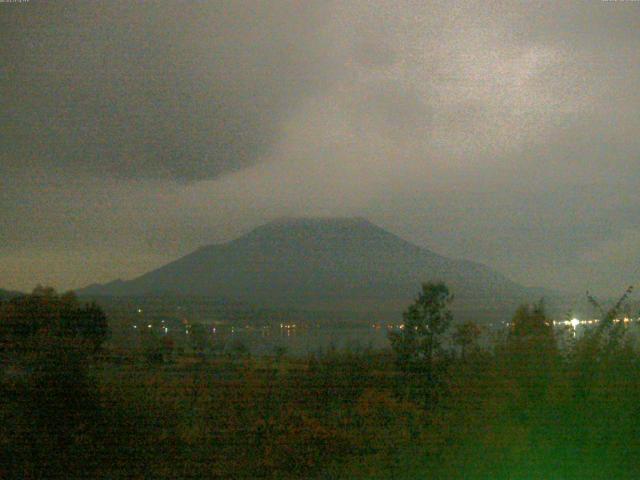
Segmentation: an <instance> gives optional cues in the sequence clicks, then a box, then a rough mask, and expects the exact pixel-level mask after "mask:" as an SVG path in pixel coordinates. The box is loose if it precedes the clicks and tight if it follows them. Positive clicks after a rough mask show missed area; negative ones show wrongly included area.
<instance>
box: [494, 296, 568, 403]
mask: <svg viewBox="0 0 640 480" xmlns="http://www.w3.org/2000/svg"><path fill="white" fill-rule="evenodd" d="M506 346H507V353H508V360H509V370H510V372H511V373H513V374H514V375H515V377H516V380H517V381H518V383H519V385H520V386H521V388H522V389H523V391H524V392H525V393H526V394H527V396H528V398H530V399H538V398H540V397H541V396H542V395H543V394H544V393H545V390H546V386H547V385H548V383H549V381H550V377H551V374H552V371H553V368H554V365H555V364H556V363H557V361H558V347H557V344H556V339H555V336H554V332H553V322H552V321H551V320H550V319H549V318H548V317H547V315H546V313H545V309H544V304H543V302H542V301H540V302H539V303H537V304H534V305H521V306H520V307H519V308H518V309H517V310H516V313H515V314H514V316H513V318H512V320H511V324H510V328H509V334H508V336H507V345H506Z"/></svg>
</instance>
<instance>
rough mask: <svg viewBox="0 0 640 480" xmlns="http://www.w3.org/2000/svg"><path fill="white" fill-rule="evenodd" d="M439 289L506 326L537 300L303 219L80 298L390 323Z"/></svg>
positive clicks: (325, 222) (466, 313)
mask: <svg viewBox="0 0 640 480" xmlns="http://www.w3.org/2000/svg"><path fill="white" fill-rule="evenodd" d="M429 280H443V281H445V282H446V283H447V285H448V286H449V287H450V289H451V290H452V292H453V293H454V295H455V298H456V300H455V301H454V305H453V307H454V313H456V314H457V315H458V316H459V317H462V318H473V319H475V320H478V321H483V320H496V319H500V320H503V319H506V318H508V317H509V316H510V315H511V314H512V313H513V311H514V309H515V307H516V306H517V305H518V304H519V303H521V302H522V301H527V300H529V301H530V300H535V299H536V298H537V297H531V295H532V294H535V293H536V292H535V291H534V290H532V289H527V288H525V287H523V286H521V285H518V284H517V283H515V282H512V281H511V280H509V279H508V278H507V277H505V276H504V275H502V274H500V273H498V272H496V271H494V270H492V269H490V268H489V267H486V266H484V265H482V264H479V263H475V262H471V261H468V260H455V259H450V258H447V257H444V256H441V255H438V254H437V253H434V252H432V251H431V250H429V249H427V248H423V247H419V246H416V245H414V244H412V243H410V242H408V241H406V240H403V239H402V238H400V237H398V236H396V235H394V234H392V233H390V232H388V231H386V230H384V229H382V228H380V227H378V226H376V225H373V224H372V223H370V222H368V221H367V220H364V219H361V218H344V219H339V218H338V219H337V218H326V219H322V218H321V219H318V218H302V219H284V220H278V221H274V222H271V223H268V224H266V225H263V226H260V227H258V228H256V229H254V230H252V231H251V232H249V233H247V234H245V235H243V236H241V237H239V238H237V239H235V240H232V241H230V242H227V243H222V244H215V245H209V246H206V247H202V248H200V249H198V250H196V251H194V252H193V253H191V254H189V255H186V256H185V257H182V258H180V259H178V260H176V261H174V262H171V263H169V264H167V265H165V266H163V267H161V268H158V269H157V270H153V271H151V272H148V273H146V274H144V275H142V276H140V277H138V278H135V279H133V280H130V281H122V280H116V281H114V282H111V283H108V284H105V285H92V286H90V287H87V288H85V289H83V290H80V291H79V292H78V293H79V294H80V295H92V296H96V295H112V296H124V295H141V294H162V293H170V294H179V295H203V296H209V297H214V298H221V299H229V300H238V301H242V302H247V303H250V304H254V305H255V304H258V305H265V306H269V307H276V308H279V307H294V308H298V309H306V310H316V311H343V312H344V311H354V312H356V311H358V312H363V311H370V312H376V313H377V314H379V315H382V316H384V315H386V314H389V315H395V316H397V315H398V314H399V312H401V311H402V310H403V309H404V308H406V306H407V304H408V303H409V302H411V301H412V300H413V298H414V297H415V295H416V294H417V292H418V290H419V288H420V284H421V283H422V282H425V281H429Z"/></svg>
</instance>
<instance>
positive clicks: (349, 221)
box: [264, 217, 375, 227]
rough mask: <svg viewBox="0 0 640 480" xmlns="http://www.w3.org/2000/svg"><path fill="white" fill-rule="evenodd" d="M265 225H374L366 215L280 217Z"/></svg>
mask: <svg viewBox="0 0 640 480" xmlns="http://www.w3.org/2000/svg"><path fill="white" fill-rule="evenodd" d="M264 226H278V227H281V226H294V227H308V226H325V227H329V226H341V227H344V226H373V227H375V225H374V224H372V223H371V222H370V221H369V220H367V219H366V218H364V217H280V218H276V219H275V220H272V221H270V222H269V223H267V224H265V225H264Z"/></svg>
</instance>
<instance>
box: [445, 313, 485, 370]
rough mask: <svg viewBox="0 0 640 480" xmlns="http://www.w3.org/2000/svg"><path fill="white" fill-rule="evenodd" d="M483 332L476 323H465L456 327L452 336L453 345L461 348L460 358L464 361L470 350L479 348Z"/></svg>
mask: <svg viewBox="0 0 640 480" xmlns="http://www.w3.org/2000/svg"><path fill="white" fill-rule="evenodd" d="M481 333H482V331H481V330H480V327H479V326H478V325H477V324H476V323H475V322H471V321H469V322H465V323H461V324H458V325H456V327H455V330H454V332H453V335H452V339H453V343H454V344H455V345H457V346H458V347H460V356H461V357H462V359H463V360H464V359H465V358H466V356H467V353H468V352H469V349H471V348H473V347H474V346H477V343H478V339H479V338H480V334H481Z"/></svg>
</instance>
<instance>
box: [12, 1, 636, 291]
mask: <svg viewBox="0 0 640 480" xmlns="http://www.w3.org/2000/svg"><path fill="white" fill-rule="evenodd" d="M638 8H639V7H638V5H636V4H633V3H632V2H593V3H592V4H550V3H548V2H544V3H526V4H523V3H520V2H497V3H495V2H494V3H490V4H488V3H486V2H433V3H432V2H429V3H427V2H410V1H406V2H397V1H393V2H391V1H389V2H385V1H379V2H370V1H362V2H356V1H352V2H335V3H334V2H331V3H328V2H321V3H311V2H307V3H304V6H302V7H301V6H300V4H299V2H273V1H272V2H216V3H213V2H209V3H153V4H151V3H147V4H140V5H138V4H131V3H108V4H89V3H74V4H62V5H60V4H58V3H56V4H55V5H49V4H46V5H45V4H36V3H35V2H29V3H28V4H3V5H2V6H0V9H1V11H2V14H3V15H2V17H1V18H2V20H0V21H1V22H2V25H0V27H1V29H0V31H1V32H2V36H3V42H2V44H1V46H0V49H2V51H1V53H2V56H1V58H2V59H3V60H2V64H1V65H2V77H1V80H0V89H1V90H0V91H1V92H2V96H1V97H0V98H1V99H0V101H1V102H2V108H3V111H5V112H8V115H5V116H3V119H2V120H1V122H2V123H1V124H0V130H1V136H0V142H1V143H0V144H1V145H2V149H1V153H0V155H1V162H2V163H0V173H2V175H1V176H0V187H1V188H2V196H0V201H1V202H2V205H1V206H2V211H1V212H0V231H1V232H2V237H3V240H4V243H3V244H2V245H1V246H0V285H6V286H7V287H15V288H27V287H28V286H30V284H31V283H34V282H37V281H47V282H49V283H53V284H55V285H58V286H64V287H75V286H80V285H84V284H87V283H91V282H93V281H106V280H110V279H113V278H115V277H118V276H122V277H125V278H127V277H132V276H134V275H136V274H139V273H142V272H143V271H144V270H146V269H148V268H151V267H154V266H159V265H160V264H162V263H163V262H165V261H167V260H169V259H171V258H175V257H176V256H178V255H180V254H184V253H187V252H188V251H190V250H191V249H193V248H196V247H197V246H200V245H201V244H205V243H211V242H214V241H222V240H227V239H230V238H232V237H233V236H235V235H238V234H240V233H242V232H243V231H245V230H246V229H249V228H251V227H252V226H255V225H257V224H259V223H262V222H264V221H268V220H269V219H271V218H274V217H277V216H281V215H317V214H322V215H350V214H353V215H365V216H367V217H369V218H370V219H372V220H373V221H375V222H378V223H380V224H381V225H382V226H385V227H387V228H389V229H391V230H393V231H395V232H397V233H400V234H401V235H403V236H405V237H406V238H408V239H410V240H412V241H415V242H417V243H420V244H423V245H426V246H429V247H431V248H433V249H435V250H437V251H440V252H442V253H445V254H448V255H451V256H456V257H465V258H470V259H474V260H480V261H484V262H486V263H488V264H489V265H492V266H495V267H497V268H499V269H500V270H502V271H503V272H505V273H507V274H508V275H510V276H511V277H513V278H514V279H515V280H517V281H520V282H523V283H525V284H534V285H544V286H549V287H555V288H563V289H577V290H580V289H586V288H589V289H591V290H596V289H600V290H602V291H606V292H608V293H609V292H610V293H615V292H617V291H618V290H620V289H622V288H624V286H625V285H626V284H627V283H633V282H637V280H638V279H637V278H636V277H637V274H638V267H639V266H640V265H639V264H638V261H637V260H636V258H637V255H636V252H635V250H634V248H635V247H634V245H635V244H634V242H635V241H636V239H637V238H638V237H637V235H638V233H637V232H638V231H640V225H639V223H638V218H640V194H638V193H637V192H638V189H637V185H638V181H639V180H640V162H639V161H638V157H639V156H640V136H639V135H638V132H639V131H640V117H638V115H637V111H638V108H639V107H640V93H639V90H638V85H640V70H638V68H637V65H638V64H640V15H637V12H638ZM5 13H7V14H6V15H5ZM123 252H126V255H125V254H124V253H123ZM624 259H627V260H626V261H625V260H624ZM3 269H4V271H3Z"/></svg>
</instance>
